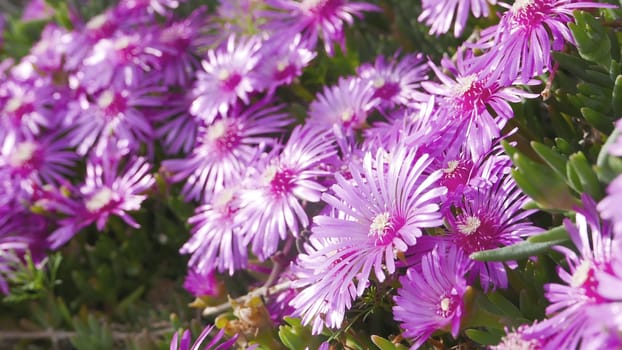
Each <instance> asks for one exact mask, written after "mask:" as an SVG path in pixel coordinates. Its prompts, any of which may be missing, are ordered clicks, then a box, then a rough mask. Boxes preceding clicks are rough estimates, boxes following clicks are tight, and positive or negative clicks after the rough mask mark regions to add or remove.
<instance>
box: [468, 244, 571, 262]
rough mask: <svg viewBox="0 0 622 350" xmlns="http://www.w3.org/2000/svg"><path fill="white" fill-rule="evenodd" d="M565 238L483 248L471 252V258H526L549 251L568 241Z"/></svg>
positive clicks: (503, 259) (484, 259)
mask: <svg viewBox="0 0 622 350" xmlns="http://www.w3.org/2000/svg"><path fill="white" fill-rule="evenodd" d="M566 241H567V240H565V239H559V240H553V241H547V242H539V243H532V242H529V241H524V242H520V243H517V244H514V245H510V246H507V247H501V248H496V249H489V250H483V251H480V252H476V253H473V254H471V259H473V260H477V261H510V260H520V259H526V258H529V257H532V256H536V255H540V254H542V253H545V252H547V251H548V250H549V249H550V248H551V247H552V246H555V245H558V244H561V243H564V242H566Z"/></svg>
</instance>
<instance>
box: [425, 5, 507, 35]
mask: <svg viewBox="0 0 622 350" xmlns="http://www.w3.org/2000/svg"><path fill="white" fill-rule="evenodd" d="M496 3H497V1H496V0H441V1H439V0H423V1H422V7H423V12H421V14H420V15H419V17H418V18H417V20H418V21H419V22H424V21H425V24H426V25H427V26H429V27H430V34H435V35H439V34H445V33H447V32H448V31H449V28H450V27H451V24H452V23H454V22H455V23H454V36H455V37H459V36H460V35H461V34H462V32H463V31H464V27H465V25H466V23H467V20H468V19H469V12H471V13H472V14H473V16H474V17H475V18H479V17H482V16H483V17H488V12H489V11H488V8H489V4H491V5H494V4H496ZM469 10H470V11H469Z"/></svg>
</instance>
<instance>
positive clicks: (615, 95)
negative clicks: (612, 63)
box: [611, 75, 622, 117]
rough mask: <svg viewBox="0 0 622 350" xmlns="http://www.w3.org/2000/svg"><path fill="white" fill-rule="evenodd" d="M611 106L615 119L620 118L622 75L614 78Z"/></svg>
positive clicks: (621, 111)
mask: <svg viewBox="0 0 622 350" xmlns="http://www.w3.org/2000/svg"><path fill="white" fill-rule="evenodd" d="M611 106H612V107H613V113H615V115H616V117H620V116H622V75H618V76H617V77H616V81H615V83H614V84H613V92H612V94H611Z"/></svg>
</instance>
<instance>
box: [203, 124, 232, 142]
mask: <svg viewBox="0 0 622 350" xmlns="http://www.w3.org/2000/svg"><path fill="white" fill-rule="evenodd" d="M226 132H227V123H226V122H225V121H224V120H222V119H221V120H217V121H215V122H214V124H212V125H211V126H210V127H209V129H208V130H207V138H208V139H209V140H210V141H215V140H218V139H219V138H221V137H223V136H224V135H225V133H226Z"/></svg>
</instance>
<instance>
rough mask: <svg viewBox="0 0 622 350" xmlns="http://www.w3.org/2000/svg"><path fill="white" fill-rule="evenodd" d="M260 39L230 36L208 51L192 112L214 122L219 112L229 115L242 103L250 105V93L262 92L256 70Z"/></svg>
mask: <svg viewBox="0 0 622 350" xmlns="http://www.w3.org/2000/svg"><path fill="white" fill-rule="evenodd" d="M260 48H261V40H260V39H259V38H258V37H248V38H237V39H236V37H235V36H233V35H231V36H230V37H229V38H228V39H227V41H226V42H225V43H224V44H223V45H221V46H220V47H218V48H216V49H211V50H209V51H208V52H207V56H206V57H205V59H204V60H203V61H202V62H201V66H202V67H203V69H202V70H199V71H198V72H197V74H196V78H197V81H196V83H195V86H194V89H193V93H194V95H195V100H194V102H193V103H192V105H191V106H190V113H192V114H193V115H195V116H197V117H199V118H201V119H202V120H204V121H205V122H206V123H208V124H209V123H211V122H212V121H213V120H214V118H215V117H216V115H218V113H220V114H223V115H225V114H227V112H228V111H229V109H230V108H231V107H232V106H233V105H234V104H235V103H236V102H237V101H238V99H239V100H241V101H242V102H243V103H244V104H249V103H250V94H251V93H252V92H257V91H260V90H261V89H262V83H261V82H260V81H259V80H258V78H257V73H256V72H255V68H256V66H257V64H258V62H259V60H260V58H261V56H260V55H259V49H260Z"/></svg>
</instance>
